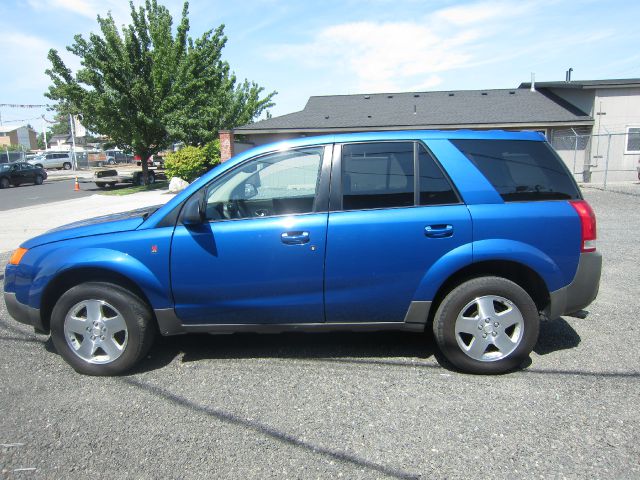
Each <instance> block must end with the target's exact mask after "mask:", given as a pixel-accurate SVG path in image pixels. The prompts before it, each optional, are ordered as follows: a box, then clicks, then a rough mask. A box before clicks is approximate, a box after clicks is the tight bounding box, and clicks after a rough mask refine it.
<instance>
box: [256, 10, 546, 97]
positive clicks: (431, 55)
mask: <svg viewBox="0 0 640 480" xmlns="http://www.w3.org/2000/svg"><path fill="white" fill-rule="evenodd" d="M533 10H535V3H534V2H533V0H528V1H520V2H517V3H515V2H513V1H506V0H488V1H487V0H482V1H479V2H474V3H467V4H465V5H459V6H453V7H446V8H442V9H439V10H435V11H433V12H431V13H427V14H426V15H422V16H418V17H414V19H412V20H411V21H403V22H392V21H362V22H351V23H343V24H338V25H332V26H329V27H326V28H324V29H322V30H320V31H319V32H317V33H316V34H315V36H314V37H313V38H312V40H311V41H309V42H306V43H303V44H284V45H276V46H271V47H269V51H268V53H267V56H268V57H269V58H270V59H272V60H281V61H285V60H286V61H290V62H295V63H300V64H302V65H304V66H306V67H309V68H315V69H322V68H331V70H330V71H331V74H332V75H334V76H335V78H336V81H337V82H340V86H341V90H342V91H360V92H365V91H366V92H388V91H398V90H407V89H411V90H424V89H428V88H434V87H437V86H438V85H439V84H440V83H442V81H443V79H442V76H443V74H444V73H445V72H449V71H452V70H456V69H463V68H467V67H469V66H471V65H474V64H475V65H477V64H478V63H479V62H482V63H491V62H492V58H491V55H487V52H488V51H489V49H488V48H487V46H488V45H489V43H490V42H491V41H493V39H494V37H497V36H498V35H503V36H504V34H505V32H507V33H510V34H512V35H514V36H517V35H519V33H518V32H517V29H516V26H517V25H518V23H520V25H522V24H523V23H526V21H525V20H526V19H527V15H530V14H531V12H532V11H533ZM520 28H521V27H520ZM507 36H508V35H507ZM494 47H495V46H494ZM501 50H505V51H508V52H510V54H511V53H512V52H513V50H512V49H510V48H509V47H505V48H504V49H501Z"/></svg>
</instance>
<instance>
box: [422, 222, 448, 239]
mask: <svg viewBox="0 0 640 480" xmlns="http://www.w3.org/2000/svg"><path fill="white" fill-rule="evenodd" d="M424 234H425V235H426V236H427V237H431V238H446V237H451V236H452V235H453V225H427V226H426V227H424Z"/></svg>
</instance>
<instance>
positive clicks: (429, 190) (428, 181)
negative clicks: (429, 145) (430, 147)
mask: <svg viewBox="0 0 640 480" xmlns="http://www.w3.org/2000/svg"><path fill="white" fill-rule="evenodd" d="M419 148H420V150H419V152H418V155H419V157H418V159H419V162H420V167H419V168H420V205H446V204H451V203H458V202H459V200H458V196H457V195H456V194H455V192H454V191H453V188H451V184H450V183H449V181H448V180H447V179H446V178H445V176H444V174H443V173H442V170H440V167H438V165H437V164H436V161H435V160H434V158H433V157H432V156H431V155H430V154H429V153H428V152H427V150H426V149H425V148H424V147H423V146H422V145H420V147H419Z"/></svg>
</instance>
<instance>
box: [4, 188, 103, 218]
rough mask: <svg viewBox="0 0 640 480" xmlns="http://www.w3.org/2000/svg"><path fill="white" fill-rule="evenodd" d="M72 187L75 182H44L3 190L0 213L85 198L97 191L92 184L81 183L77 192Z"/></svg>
mask: <svg viewBox="0 0 640 480" xmlns="http://www.w3.org/2000/svg"><path fill="white" fill-rule="evenodd" d="M74 186H75V180H60V181H51V180H45V182H44V183H43V184H42V185H31V184H28V185H27V184H25V185H20V186H19V187H9V188H4V189H2V190H0V211H7V210H13V209H15V208H23V207H29V206H32V205H41V204H43V203H51V202H59V201H62V200H70V199H74V198H80V197H86V196H88V195H93V194H95V193H97V190H98V187H96V185H95V184H94V183H83V184H82V188H81V190H79V191H75V190H74Z"/></svg>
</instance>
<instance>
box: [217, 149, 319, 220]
mask: <svg viewBox="0 0 640 480" xmlns="http://www.w3.org/2000/svg"><path fill="white" fill-rule="evenodd" d="M323 153H324V147H313V148H302V149H297V150H287V151H284V152H276V153H272V154H268V155H264V156H261V157H258V158H254V159H252V160H249V161H248V162H246V163H244V164H242V165H241V166H239V167H238V168H235V169H234V170H233V171H232V172H231V173H230V174H228V175H225V176H223V177H222V178H221V179H219V180H217V181H216V182H214V183H213V184H212V185H210V186H209V188H208V189H207V192H206V199H207V204H206V217H207V220H225V219H241V218H255V217H271V216H276V215H291V214H301V213H310V212H312V211H313V204H314V200H315V197H316V193H317V189H318V178H319V173H320V165H321V164H322V156H323Z"/></svg>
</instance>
